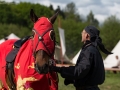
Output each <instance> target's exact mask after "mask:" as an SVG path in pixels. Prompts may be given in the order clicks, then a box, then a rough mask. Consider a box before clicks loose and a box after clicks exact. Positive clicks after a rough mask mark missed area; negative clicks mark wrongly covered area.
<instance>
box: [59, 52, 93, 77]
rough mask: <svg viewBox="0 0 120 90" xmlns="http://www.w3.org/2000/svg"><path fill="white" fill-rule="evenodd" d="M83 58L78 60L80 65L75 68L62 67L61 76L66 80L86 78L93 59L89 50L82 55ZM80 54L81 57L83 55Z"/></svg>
mask: <svg viewBox="0 0 120 90" xmlns="http://www.w3.org/2000/svg"><path fill="white" fill-rule="evenodd" d="M81 54H82V56H81V57H80V58H78V61H79V62H78V63H77V64H76V65H75V66H70V67H62V68H61V69H62V70H61V76H62V77H63V78H66V79H78V78H79V79H80V78H83V77H85V76H86V75H87V74H88V72H89V70H90V67H91V65H90V62H91V59H92V58H93V55H92V53H90V52H89V51H88V50H85V51H84V52H82V53H81ZM81 54H80V55H81Z"/></svg>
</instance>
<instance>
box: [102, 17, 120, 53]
mask: <svg viewBox="0 0 120 90" xmlns="http://www.w3.org/2000/svg"><path fill="white" fill-rule="evenodd" d="M100 30H101V37H102V39H103V43H104V45H105V46H106V48H107V49H108V50H109V51H111V50H112V49H113V48H114V47H115V45H116V44H117V42H118V41H119V40H120V20H119V19H118V18H116V16H110V17H108V18H107V19H106V20H105V21H104V23H103V25H102V26H101V27H100Z"/></svg>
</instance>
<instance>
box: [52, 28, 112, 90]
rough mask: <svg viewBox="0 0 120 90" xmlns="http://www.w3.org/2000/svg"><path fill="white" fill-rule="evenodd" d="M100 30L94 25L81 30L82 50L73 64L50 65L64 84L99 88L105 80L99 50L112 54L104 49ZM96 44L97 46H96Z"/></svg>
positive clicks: (85, 89) (91, 89)
mask: <svg viewBox="0 0 120 90" xmlns="http://www.w3.org/2000/svg"><path fill="white" fill-rule="evenodd" d="M99 33H100V31H99V30H98V29H97V28H96V27H94V26H87V27H85V29H84V30H83V31H82V33H81V34H82V40H81V41H82V42H83V43H84V44H83V46H82V50H81V52H80V54H79V57H78V59H77V62H76V65H75V66H69V67H57V66H54V67H52V70H53V71H56V72H59V73H60V74H61V76H62V77H63V78H65V80H64V84H65V85H68V84H74V86H75V88H76V90H100V89H99V87H98V85H101V84H102V83H103V82H104V80H105V70H104V64H103V59H102V56H101V54H100V52H99V49H98V47H99V48H100V50H101V51H102V52H103V53H105V54H112V53H111V52H109V51H108V50H106V49H105V47H104V45H103V44H102V39H101V38H100V36H99ZM97 46H98V47H97Z"/></svg>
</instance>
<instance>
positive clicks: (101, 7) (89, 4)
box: [5, 0, 120, 22]
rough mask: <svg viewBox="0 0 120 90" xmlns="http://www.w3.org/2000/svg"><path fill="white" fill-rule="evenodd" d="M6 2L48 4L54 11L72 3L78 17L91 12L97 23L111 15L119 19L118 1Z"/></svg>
mask: <svg viewBox="0 0 120 90" xmlns="http://www.w3.org/2000/svg"><path fill="white" fill-rule="evenodd" d="M5 1H8V2H11V1H15V2H19V1H26V2H32V3H40V4H43V5H46V6H49V5H50V4H52V5H53V7H54V9H56V8H57V6H60V8H61V9H64V8H65V6H66V5H67V4H68V3H70V2H74V3H75V5H76V8H77V9H78V12H79V14H80V15H83V16H85V17H86V15H88V14H89V12H90V10H92V12H93V14H94V16H95V18H96V19H97V20H98V21H99V22H103V21H104V20H105V19H106V18H107V17H109V16H111V15H116V17H118V18H119V19H120V0H5Z"/></svg>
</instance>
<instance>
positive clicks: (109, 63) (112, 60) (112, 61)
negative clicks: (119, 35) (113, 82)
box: [104, 41, 120, 68]
mask: <svg viewBox="0 0 120 90" xmlns="http://www.w3.org/2000/svg"><path fill="white" fill-rule="evenodd" d="M112 53H113V54H110V55H108V56H107V57H106V58H105V60H104V66H105V67H106V68H111V67H113V66H116V65H117V64H118V60H117V59H116V56H118V57H119V59H120V41H119V42H118V43H117V44H116V46H115V47H114V48H113V50H112Z"/></svg>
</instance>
